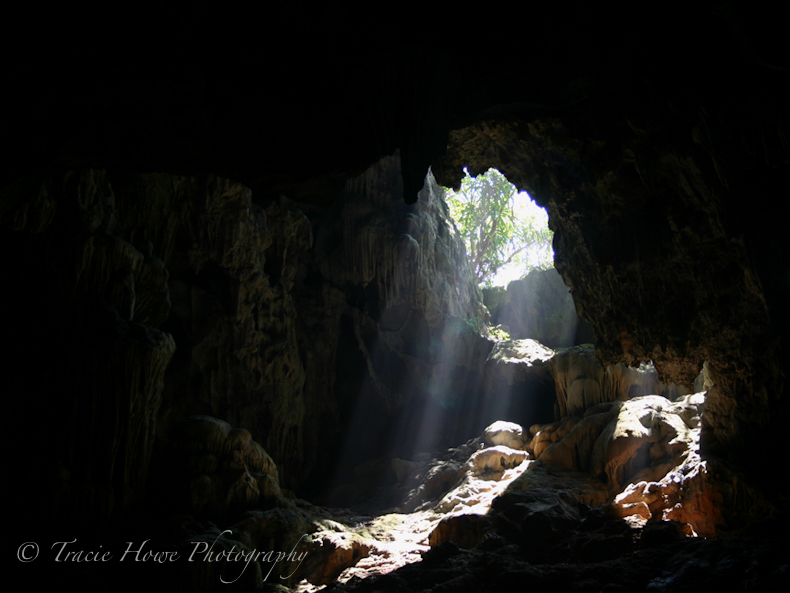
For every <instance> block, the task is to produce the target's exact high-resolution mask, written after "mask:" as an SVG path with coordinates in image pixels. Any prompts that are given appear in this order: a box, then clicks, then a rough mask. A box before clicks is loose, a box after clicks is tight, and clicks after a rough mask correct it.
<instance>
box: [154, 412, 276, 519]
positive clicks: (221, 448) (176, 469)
mask: <svg viewBox="0 0 790 593" xmlns="http://www.w3.org/2000/svg"><path fill="white" fill-rule="evenodd" d="M159 464H160V468H161V469H160V475H159V476H156V478H158V480H157V481H158V484H156V485H155V486H154V487H157V486H158V487H159V488H160V489H161V490H160V492H159V493H158V496H157V498H158V499H159V500H162V501H167V503H168V505H169V507H170V508H171V509H174V512H188V513H189V514H191V515H193V516H195V517H197V518H211V519H217V518H220V517H225V516H226V515H227V514H228V513H229V512H240V511H244V510H247V509H250V508H255V507H260V508H268V507H276V506H286V503H285V501H284V500H283V497H282V492H281V491H280V482H279V477H278V474H277V466H276V465H275V463H274V461H272V458H271V457H269V454H268V453H266V451H264V450H263V447H261V446H260V445H259V444H258V443H256V442H255V441H254V440H252V435H251V434H250V432H249V431H248V430H245V429H241V428H233V427H232V426H231V425H230V424H228V423H227V422H224V421H223V420H219V419H217V418H212V417H210V416H193V417H191V418H187V419H186V420H184V421H182V422H180V423H179V424H178V425H177V426H176V427H174V430H173V440H172V442H171V444H170V447H169V449H168V450H167V451H166V452H165V453H163V459H162V460H161V461H160V462H159Z"/></svg>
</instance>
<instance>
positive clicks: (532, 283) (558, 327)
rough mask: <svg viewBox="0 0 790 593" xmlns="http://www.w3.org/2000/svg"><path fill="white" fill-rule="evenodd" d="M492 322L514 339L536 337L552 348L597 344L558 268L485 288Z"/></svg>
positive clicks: (484, 295)
mask: <svg viewBox="0 0 790 593" xmlns="http://www.w3.org/2000/svg"><path fill="white" fill-rule="evenodd" d="M483 301H484V303H485V305H486V307H487V308H488V310H489V311H490V313H491V324H492V325H495V326H497V325H502V326H503V327H506V328H507V331H508V333H509V334H510V337H511V338H513V339H519V340H520V339H532V340H537V341H538V342H540V343H541V344H545V345H546V346H548V347H549V348H569V347H571V346H576V345H577V344H585V343H593V342H594V341H595V336H594V335H593V331H592V327H590V325H589V324H588V323H587V322H586V321H584V320H583V319H580V318H579V316H578V315H577V314H576V306H575V305H574V303H573V298H572V296H571V293H570V292H569V291H568V287H567V286H565V283H564V282H563V279H562V276H560V275H559V273H558V272H557V270H556V269H554V268H550V269H548V270H531V271H530V272H529V274H527V275H526V276H525V277H524V278H522V279H521V280H514V281H513V282H511V283H510V284H508V285H507V288H505V289H503V288H499V287H495V288H487V289H484V290H483Z"/></svg>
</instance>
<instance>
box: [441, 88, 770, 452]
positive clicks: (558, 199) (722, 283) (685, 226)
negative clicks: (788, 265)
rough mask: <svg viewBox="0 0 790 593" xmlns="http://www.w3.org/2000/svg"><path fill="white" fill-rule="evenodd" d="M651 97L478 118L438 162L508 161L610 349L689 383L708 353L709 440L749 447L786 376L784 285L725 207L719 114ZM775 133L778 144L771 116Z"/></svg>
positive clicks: (608, 357)
mask: <svg viewBox="0 0 790 593" xmlns="http://www.w3.org/2000/svg"><path fill="white" fill-rule="evenodd" d="M608 107H609V108H614V105H609V106H608ZM652 107H653V109H652V110H651V111H650V115H647V114H643V115H637V114H633V115H631V116H628V117H624V119H622V120H621V123H620V124H619V125H613V126H611V127H607V128H606V129H603V128H602V127H600V126H598V125H596V123H595V121H596V118H594V117H588V118H581V117H580V118H565V119H560V118H543V119H535V120H533V121H531V122H529V123H520V122H515V123H513V122H505V121H499V120H497V121H487V122H481V123H478V124H475V125H472V126H469V127H466V128H464V129H462V130H458V131H455V132H453V133H452V134H451V137H450V146H451V149H449V150H448V151H447V153H446V154H445V155H444V156H443V157H442V158H441V160H440V163H439V164H436V165H435V166H434V170H435V171H436V174H437V177H438V178H439V179H440V180H441V182H442V183H444V184H445V185H457V183H458V182H459V181H460V178H459V177H458V173H457V171H458V170H460V169H457V167H458V165H460V164H461V163H464V164H465V165H470V163H475V165H474V167H473V166H469V171H470V173H472V174H474V173H477V172H479V171H481V170H484V169H485V168H487V167H488V166H500V165H501V171H502V172H503V173H504V174H505V175H506V176H507V177H508V179H509V180H511V181H512V182H513V183H515V184H516V185H517V186H518V187H519V188H520V189H526V190H528V191H529V193H530V195H531V196H533V198H534V199H535V200H536V201H537V202H538V203H540V204H541V205H543V206H544V207H546V208H547V210H548V212H549V217H550V220H549V226H550V227H551V228H552V230H553V231H554V250H555V264H556V268H557V270H558V271H559V272H560V274H562V276H563V278H564V280H565V283H566V284H567V285H568V287H570V291H571V294H572V295H573V299H574V302H575V303H576V308H577V311H578V312H579V315H580V316H581V317H583V318H584V319H587V320H589V321H590V322H591V324H592V325H593V327H594V330H595V338H596V342H595V344H596V355H597V357H598V358H599V359H600V360H601V362H602V363H603V364H604V365H610V364H615V363H619V362H623V363H626V364H629V365H631V364H634V365H635V364H638V363H639V361H647V360H652V361H653V363H654V364H655V366H656V369H657V370H658V373H659V378H660V380H661V381H663V382H664V383H672V382H674V383H677V384H686V385H689V384H691V383H692V382H693V380H694V377H695V376H696V375H697V374H698V373H699V372H700V369H701V366H702V363H703V362H704V361H708V368H709V372H710V377H711V381H712V383H713V385H712V386H711V389H710V390H709V392H708V398H709V399H708V407H707V409H706V414H705V417H704V419H703V426H704V430H703V441H704V442H705V443H706V445H705V446H706V447H710V448H711V451H714V450H715V451H719V452H724V451H728V452H731V453H732V452H734V451H736V450H737V451H740V453H744V452H745V451H746V449H748V447H749V446H750V444H751V443H754V442H756V441H755V439H756V438H757V435H758V433H759V432H760V431H761V429H760V428H759V427H760V426H764V425H765V424H766V423H767V422H768V421H769V418H770V416H771V413H772V411H774V410H778V406H779V402H780V397H781V396H780V394H781V392H782V388H783V387H782V377H783V373H784V370H783V368H782V364H781V362H780V359H779V349H778V344H779V341H778V331H779V326H778V325H777V324H773V323H772V321H771V315H769V312H768V308H767V302H768V301H767V299H769V298H774V297H767V296H766V293H765V292H764V291H763V286H762V284H761V283H760V281H759V280H758V278H759V274H758V271H757V270H758V269H759V267H760V264H759V262H758V259H757V258H755V257H754V254H751V255H750V254H749V253H748V252H747V250H746V247H745V244H744V241H743V235H742V234H741V231H739V230H738V229H737V228H735V227H733V226H732V225H731V224H730V221H729V220H728V218H727V207H726V206H725V202H727V201H728V200H729V202H728V203H727V206H729V207H734V205H733V203H732V202H733V199H734V197H733V188H732V186H730V185H729V182H728V180H727V179H726V178H723V177H721V176H720V175H719V173H717V171H716V169H715V167H714V164H715V163H714V162H712V161H711V154H710V150H709V147H707V146H706V145H705V143H704V142H702V141H695V140H694V139H695V138H697V139H699V134H700V133H701V130H705V129H707V128H706V127H705V126H707V125H711V122H710V121H708V120H707V119H706V118H705V117H704V115H701V116H696V117H693V118H691V119H690V120H689V119H683V118H678V117H677V114H676V113H674V112H673V111H672V109H671V108H670V107H667V106H666V105H659V104H655V105H653V106H652ZM625 111H626V112H627V110H625ZM720 123H722V122H720ZM669 130H672V131H673V133H674V135H672V136H670V135H668V133H669V132H668V131H669ZM764 141H765V143H766V146H767V145H771V146H773V145H775V144H776V141H777V138H776V137H775V133H774V132H773V131H772V128H767V129H766V130H765V138H764ZM732 156H733V158H734V156H735V154H734V153H733V155H732ZM742 157H743V158H744V159H747V160H749V161H750V162H752V164H753V165H754V159H755V158H756V157H754V156H752V155H747V154H746V153H743V154H742ZM766 158H768V159H769V160H770V159H775V158H780V157H779V155H778V154H777V153H773V152H772V153H770V154H766ZM658 204H660V209H659V207H658V206H657V205H658ZM773 294H778V293H773ZM773 315H774V316H777V315H778V316H779V317H777V319H780V320H781V318H782V316H783V314H782V313H781V310H779V309H777V310H776V311H775V312H774V313H773ZM780 325H781V324H780ZM736 336H738V337H737V338H736ZM742 461H743V462H745V458H743V459H742ZM747 465H748V464H747Z"/></svg>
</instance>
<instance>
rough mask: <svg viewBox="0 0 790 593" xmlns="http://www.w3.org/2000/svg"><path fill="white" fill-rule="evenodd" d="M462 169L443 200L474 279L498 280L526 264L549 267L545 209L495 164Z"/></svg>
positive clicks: (485, 282) (523, 272)
mask: <svg viewBox="0 0 790 593" xmlns="http://www.w3.org/2000/svg"><path fill="white" fill-rule="evenodd" d="M464 172H465V173H466V176H465V177H464V179H463V181H462V182H461V188H460V189H459V190H458V191H457V192H455V191H453V190H450V189H448V190H447V191H446V192H445V201H446V202H447V205H448V207H449V208H450V215H451V216H452V218H453V220H454V221H455V224H456V227H457V229H458V231H459V233H460V234H461V237H462V239H463V241H464V245H465V246H466V253H467V256H468V258H469V266H470V267H471V269H472V273H473V274H474V276H475V279H476V280H477V283H478V284H479V285H481V286H494V285H502V284H505V283H507V282H509V281H511V280H516V279H518V278H521V277H523V276H525V275H526V274H527V273H528V272H529V271H530V270H531V269H535V268H537V269H548V268H551V267H552V266H553V265H554V251H553V250H552V238H553V233H552V232H551V230H550V229H549V228H548V214H547V213H546V211H545V210H543V208H541V207H540V206H538V205H537V204H535V202H533V201H532V200H531V198H530V197H529V195H528V194H527V193H526V192H518V189H517V188H516V186H515V185H513V184H512V183H510V182H509V181H508V180H507V179H506V178H505V176H504V175H502V173H500V172H499V171H497V170H496V169H489V170H488V171H486V172H485V173H483V174H482V175H478V176H477V177H472V176H471V175H469V171H467V170H466V169H464Z"/></svg>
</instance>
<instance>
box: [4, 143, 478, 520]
mask: <svg viewBox="0 0 790 593" xmlns="http://www.w3.org/2000/svg"><path fill="white" fill-rule="evenodd" d="M400 179H401V174H400V161H399V158H398V156H397V155H395V156H392V157H389V158H387V159H384V160H383V161H382V162H381V163H379V164H378V165H376V166H374V167H373V168H372V169H371V170H370V171H368V172H367V173H365V174H363V175H361V176H360V177H358V178H356V179H354V180H351V181H349V183H348V184H347V186H346V189H345V190H344V191H343V192H342V194H341V195H340V196H339V198H338V199H337V201H336V204H335V206H334V207H333V208H332V209H329V210H324V209H320V208H315V207H309V206H303V209H304V210H305V212H308V214H309V215H310V217H311V219H310V218H308V217H307V216H306V215H305V213H304V212H303V211H302V210H301V209H300V208H299V206H298V205H297V204H296V203H293V202H291V201H289V200H287V199H286V198H284V197H283V198H280V199H278V200H276V201H272V202H269V203H268V204H267V205H266V206H265V207H264V206H262V205H259V204H256V203H255V202H254V201H253V199H252V193H251V192H250V190H249V189H247V188H245V187H244V186H242V185H240V184H237V183H233V182H231V181H227V180H224V179H221V178H216V177H211V176H209V177H205V178H197V177H177V176H172V175H165V174H145V175H136V174H135V175H129V174H125V173H123V172H110V173H107V172H103V171H96V170H90V169H89V170H84V171H81V172H68V173H66V174H65V175H64V176H62V177H50V178H48V179H46V180H44V181H43V182H38V183H33V182H32V181H31V182H29V183H27V184H21V185H18V186H15V187H13V188H11V190H7V191H6V192H4V195H3V200H2V204H3V208H2V211H1V213H2V222H3V225H4V228H5V235H4V240H5V241H6V246H7V250H6V251H5V253H6V255H7V257H6V259H7V261H8V263H9V268H8V269H9V272H8V279H9V282H10V285H12V286H15V287H17V288H18V292H17V293H16V294H15V295H14V296H15V297H16V298H15V299H14V302H13V303H12V309H11V310H12V311H14V313H15V314H16V315H20V316H21V318H24V319H27V320H29V329H28V330H26V331H23V330H22V328H21V327H17V328H16V329H15V332H14V333H13V334H12V337H13V338H12V339H13V340H14V341H16V342H17V343H19V344H20V346H21V348H20V349H19V350H18V351H16V352H15V353H14V354H13V355H12V360H11V362H12V364H13V365H15V366H16V368H18V369H19V375H18V376H17V378H16V379H15V380H14V381H13V382H12V385H11V389H10V390H9V392H8V393H9V399H10V401H11V402H12V404H11V405H12V407H11V411H12V413H13V415H14V417H19V418H38V419H39V421H40V422H42V423H43V426H44V427H45V428H46V434H47V435H48V439H54V440H55V441H57V442H58V443H59V447H58V449H57V451H51V450H49V448H48V447H47V446H46V444H45V443H41V444H40V445H39V444H36V445H34V447H33V448H32V450H33V452H34V453H33V457H32V460H24V459H22V460H20V464H21V465H22V466H23V469H22V470H21V471H23V472H28V473H29V472H30V471H31V469H30V468H31V467H41V466H46V467H52V468H53V469H52V475H53V478H52V481H53V483H52V484H51V485H50V486H48V487H47V488H45V489H42V492H41V493H40V494H41V497H42V499H47V500H49V499H52V501H50V502H54V504H55V507H56V508H57V507H58V505H62V506H64V507H68V508H71V509H79V508H83V507H84V508H88V507H90V508H91V509H92V510H93V511H95V512H96V513H97V514H98V515H99V516H109V515H112V514H114V513H116V512H118V513H121V514H123V513H124V512H126V510H128V509H129V508H130V507H131V505H133V504H134V503H135V502H139V500H140V498H141V496H142V494H143V492H144V486H145V483H146V476H147V471H148V466H149V462H150V459H151V455H152V452H153V451H154V446H155V440H157V439H158V441H159V442H160V444H161V445H162V446H163V447H164V444H165V443H167V442H169V441H170V440H171V439H172V438H177V435H175V434H171V432H172V430H171V429H172V427H173V426H175V425H176V423H178V422H179V421H180V420H182V419H184V418H186V417H190V416H193V415H196V414H207V415H210V416H213V417H217V418H221V419H223V420H225V421H227V422H230V423H231V424H232V425H234V426H237V427H240V428H244V429H246V430H248V431H249V432H250V434H251V435H252V438H253V439H254V440H255V441H257V442H259V443H261V445H262V446H263V447H264V448H265V450H266V451H267V452H268V453H269V454H270V455H271V456H272V458H273V459H274V460H275V462H276V463H277V465H278V467H279V468H280V475H279V478H280V480H281V481H282V483H283V485H284V486H286V487H290V488H295V487H298V486H300V485H302V484H304V483H305V480H308V479H309V480H310V481H311V483H312V484H313V486H314V487H324V486H326V485H327V484H326V482H327V480H329V479H330V478H331V477H332V472H333V471H334V469H335V465H336V464H338V463H342V464H343V465H344V466H348V467H353V466H355V465H358V464H361V463H363V462H365V461H367V460H370V459H371V458H373V457H375V456H376V455H377V454H381V453H383V451H384V450H386V449H387V448H393V447H394V448H398V447H400V448H401V449H402V450H410V449H412V448H415V447H431V446H433V445H435V444H436V443H437V442H439V441H444V440H448V439H452V438H456V437H457V435H456V434H455V432H454V431H455V430H461V428H460V427H459V426H457V425H456V424H454V423H449V424H448V425H447V427H445V428H444V429H443V428H442V427H440V426H436V425H434V424H432V421H433V420H435V418H436V416H435V414H436V413H437V411H438V410H440V409H444V408H448V407H449V408H454V409H455V417H456V419H457V418H460V417H461V416H462V415H463V413H462V411H461V410H462V406H461V405H460V404H461V403H462V402H463V401H464V399H465V398H470V397H474V396H475V395H476V392H475V386H477V385H479V384H480V376H479V375H480V369H481V368H482V361H483V360H484V359H485V356H486V355H487V349H490V344H489V343H488V342H487V341H486V340H485V339H484V338H482V337H481V336H480V335H479V333H478V332H477V331H475V329H474V328H475V327H477V326H478V325H479V323H480V321H479V320H480V319H481V318H482V316H483V315H484V310H483V308H482V305H481V304H480V294H479V291H478V289H477V288H476V286H475V284H474V282H473V280H472V278H471V275H470V273H469V272H468V266H466V265H465V254H464V250H463V246H462V244H461V242H460V240H459V238H458V236H457V234H456V231H455V229H454V227H453V225H452V223H451V222H450V221H449V219H448V217H447V211H446V206H445V205H444V202H443V201H442V199H441V191H442V190H441V188H439V187H438V186H437V185H436V184H435V182H434V181H433V178H432V176H429V177H428V178H427V181H426V185H425V187H424V189H423V191H422V192H421V200H420V201H419V202H418V203H417V204H414V205H411V206H407V205H405V204H404V203H403V202H402V200H400V199H399V197H401V195H402V185H401V182H400ZM12 253H13V254H16V255H15V256H14V257H11V254H12ZM33 270H35V273H33V274H31V271H33ZM44 336H46V340H47V343H48V344H49V346H48V347H46V348H42V347H41V342H40V341H41V340H42V339H43V337H44ZM34 351H36V352H39V354H38V355H37V356H35V357H32V356H31V355H30V354H31V352H34ZM39 369H45V372H43V373H42V372H41V371H40V370H39ZM431 414H434V416H431ZM415 419H416V420H415ZM349 436H350V439H348V440H347V439H346V437H349ZM17 438H19V439H23V438H26V437H25V433H24V431H22V430H20V434H19V435H18V436H17ZM344 447H345V448H344ZM36 471H37V470H36ZM311 472H312V473H311ZM78 514H79V513H78Z"/></svg>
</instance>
